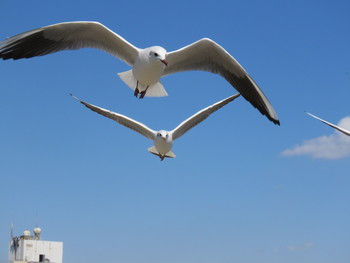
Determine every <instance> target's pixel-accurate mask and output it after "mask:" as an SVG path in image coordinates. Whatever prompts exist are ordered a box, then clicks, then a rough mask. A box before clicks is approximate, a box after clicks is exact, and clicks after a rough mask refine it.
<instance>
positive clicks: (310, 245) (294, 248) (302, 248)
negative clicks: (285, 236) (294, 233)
mask: <svg viewBox="0 0 350 263" xmlns="http://www.w3.org/2000/svg"><path fill="white" fill-rule="evenodd" d="M313 246H314V244H313V243H312V242H307V243H304V244H302V245H289V246H287V250H288V251H291V252H295V251H306V250H310V249H312V248H313Z"/></svg>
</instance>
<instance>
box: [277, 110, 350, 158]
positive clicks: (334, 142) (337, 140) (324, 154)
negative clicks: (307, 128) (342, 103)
mask: <svg viewBox="0 0 350 263" xmlns="http://www.w3.org/2000/svg"><path fill="white" fill-rule="evenodd" d="M338 126H340V127H342V128H345V129H349V130H350V116H349V117H345V118H343V119H341V120H340V122H339V124H338ZM282 155H285V156H294V155H310V156H312V157H314V158H320V159H340V158H342V157H345V156H349V155H350V137H349V136H347V135H344V134H343V133H341V132H339V131H337V130H335V131H334V133H333V134H331V135H325V136H321V137H317V138H314V139H310V140H307V141H304V142H303V143H301V144H299V145H297V146H294V147H293V148H290V149H286V150H284V151H283V152H282Z"/></svg>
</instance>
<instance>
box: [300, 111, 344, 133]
mask: <svg viewBox="0 0 350 263" xmlns="http://www.w3.org/2000/svg"><path fill="white" fill-rule="evenodd" d="M306 113H307V114H309V115H310V116H311V117H314V118H315V119H318V120H320V121H322V122H323V123H325V124H327V125H329V126H331V127H333V128H334V129H337V130H338V131H340V132H342V133H344V134H345V135H347V136H350V131H348V130H345V129H343V128H340V127H339V126H337V125H334V124H332V123H330V122H328V121H325V120H322V119H321V118H319V117H316V116H315V115H312V114H311V113H308V112H306Z"/></svg>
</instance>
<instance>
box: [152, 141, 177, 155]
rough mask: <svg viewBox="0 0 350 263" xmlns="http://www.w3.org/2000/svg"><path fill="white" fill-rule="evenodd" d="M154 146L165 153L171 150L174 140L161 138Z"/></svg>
mask: <svg viewBox="0 0 350 263" xmlns="http://www.w3.org/2000/svg"><path fill="white" fill-rule="evenodd" d="M154 146H155V147H156V149H157V150H158V152H159V153H160V154H161V155H165V154H166V153H168V152H170V151H171V148H172V146H173V144H172V142H167V141H164V140H163V139H160V140H156V141H155V142H154Z"/></svg>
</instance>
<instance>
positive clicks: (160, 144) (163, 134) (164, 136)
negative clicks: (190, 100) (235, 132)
mask: <svg viewBox="0 0 350 263" xmlns="http://www.w3.org/2000/svg"><path fill="white" fill-rule="evenodd" d="M239 95H240V94H239V93H237V94H235V95H233V96H230V97H228V98H226V99H224V100H221V101H219V102H217V103H215V104H213V105H211V106H209V107H207V108H205V109H203V110H201V111H199V112H197V113H196V114H194V115H192V116H191V117H189V118H188V119H187V120H185V121H183V122H182V123H180V124H179V125H178V126H177V127H176V128H175V129H173V130H171V131H167V130H160V131H155V130H152V129H150V128H148V127H147V126H146V125H144V124H142V123H140V122H138V121H135V120H133V119H131V118H129V117H127V116H125V115H122V114H119V113H116V112H112V111H109V110H106V109H103V108H100V107H97V106H95V105H92V104H89V103H87V102H84V101H82V100H80V99H79V98H77V97H75V96H73V95H72V94H71V96H72V97H73V98H74V99H76V100H78V101H79V102H80V103H81V104H83V105H85V106H86V107H87V108H89V109H90V110H92V111H94V112H97V113H98V114H101V115H103V116H105V117H107V118H110V119H112V120H114V121H116V122H118V123H119V124H121V125H123V126H125V127H127V128H129V129H131V130H134V131H136V132H138V133H139V134H141V135H143V136H145V137H146V138H148V139H150V140H152V141H153V143H154V146H152V147H150V148H148V151H149V152H150V153H152V154H155V155H157V156H159V158H160V160H161V161H163V160H164V158H165V157H168V158H175V157H176V156H175V154H174V153H173V152H172V146H173V142H174V141H175V140H176V139H178V138H180V137H181V136H182V135H184V134H185V133H186V132H187V131H189V130H190V129H192V128H193V127H194V126H196V125H197V124H199V123H200V122H202V121H204V120H205V119H206V118H208V117H209V116H210V115H211V114H212V113H214V112H215V111H217V110H218V109H220V108H222V107H223V106H225V105H226V104H228V103H229V102H231V101H233V100H234V99H236V98H238V97H239Z"/></svg>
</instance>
